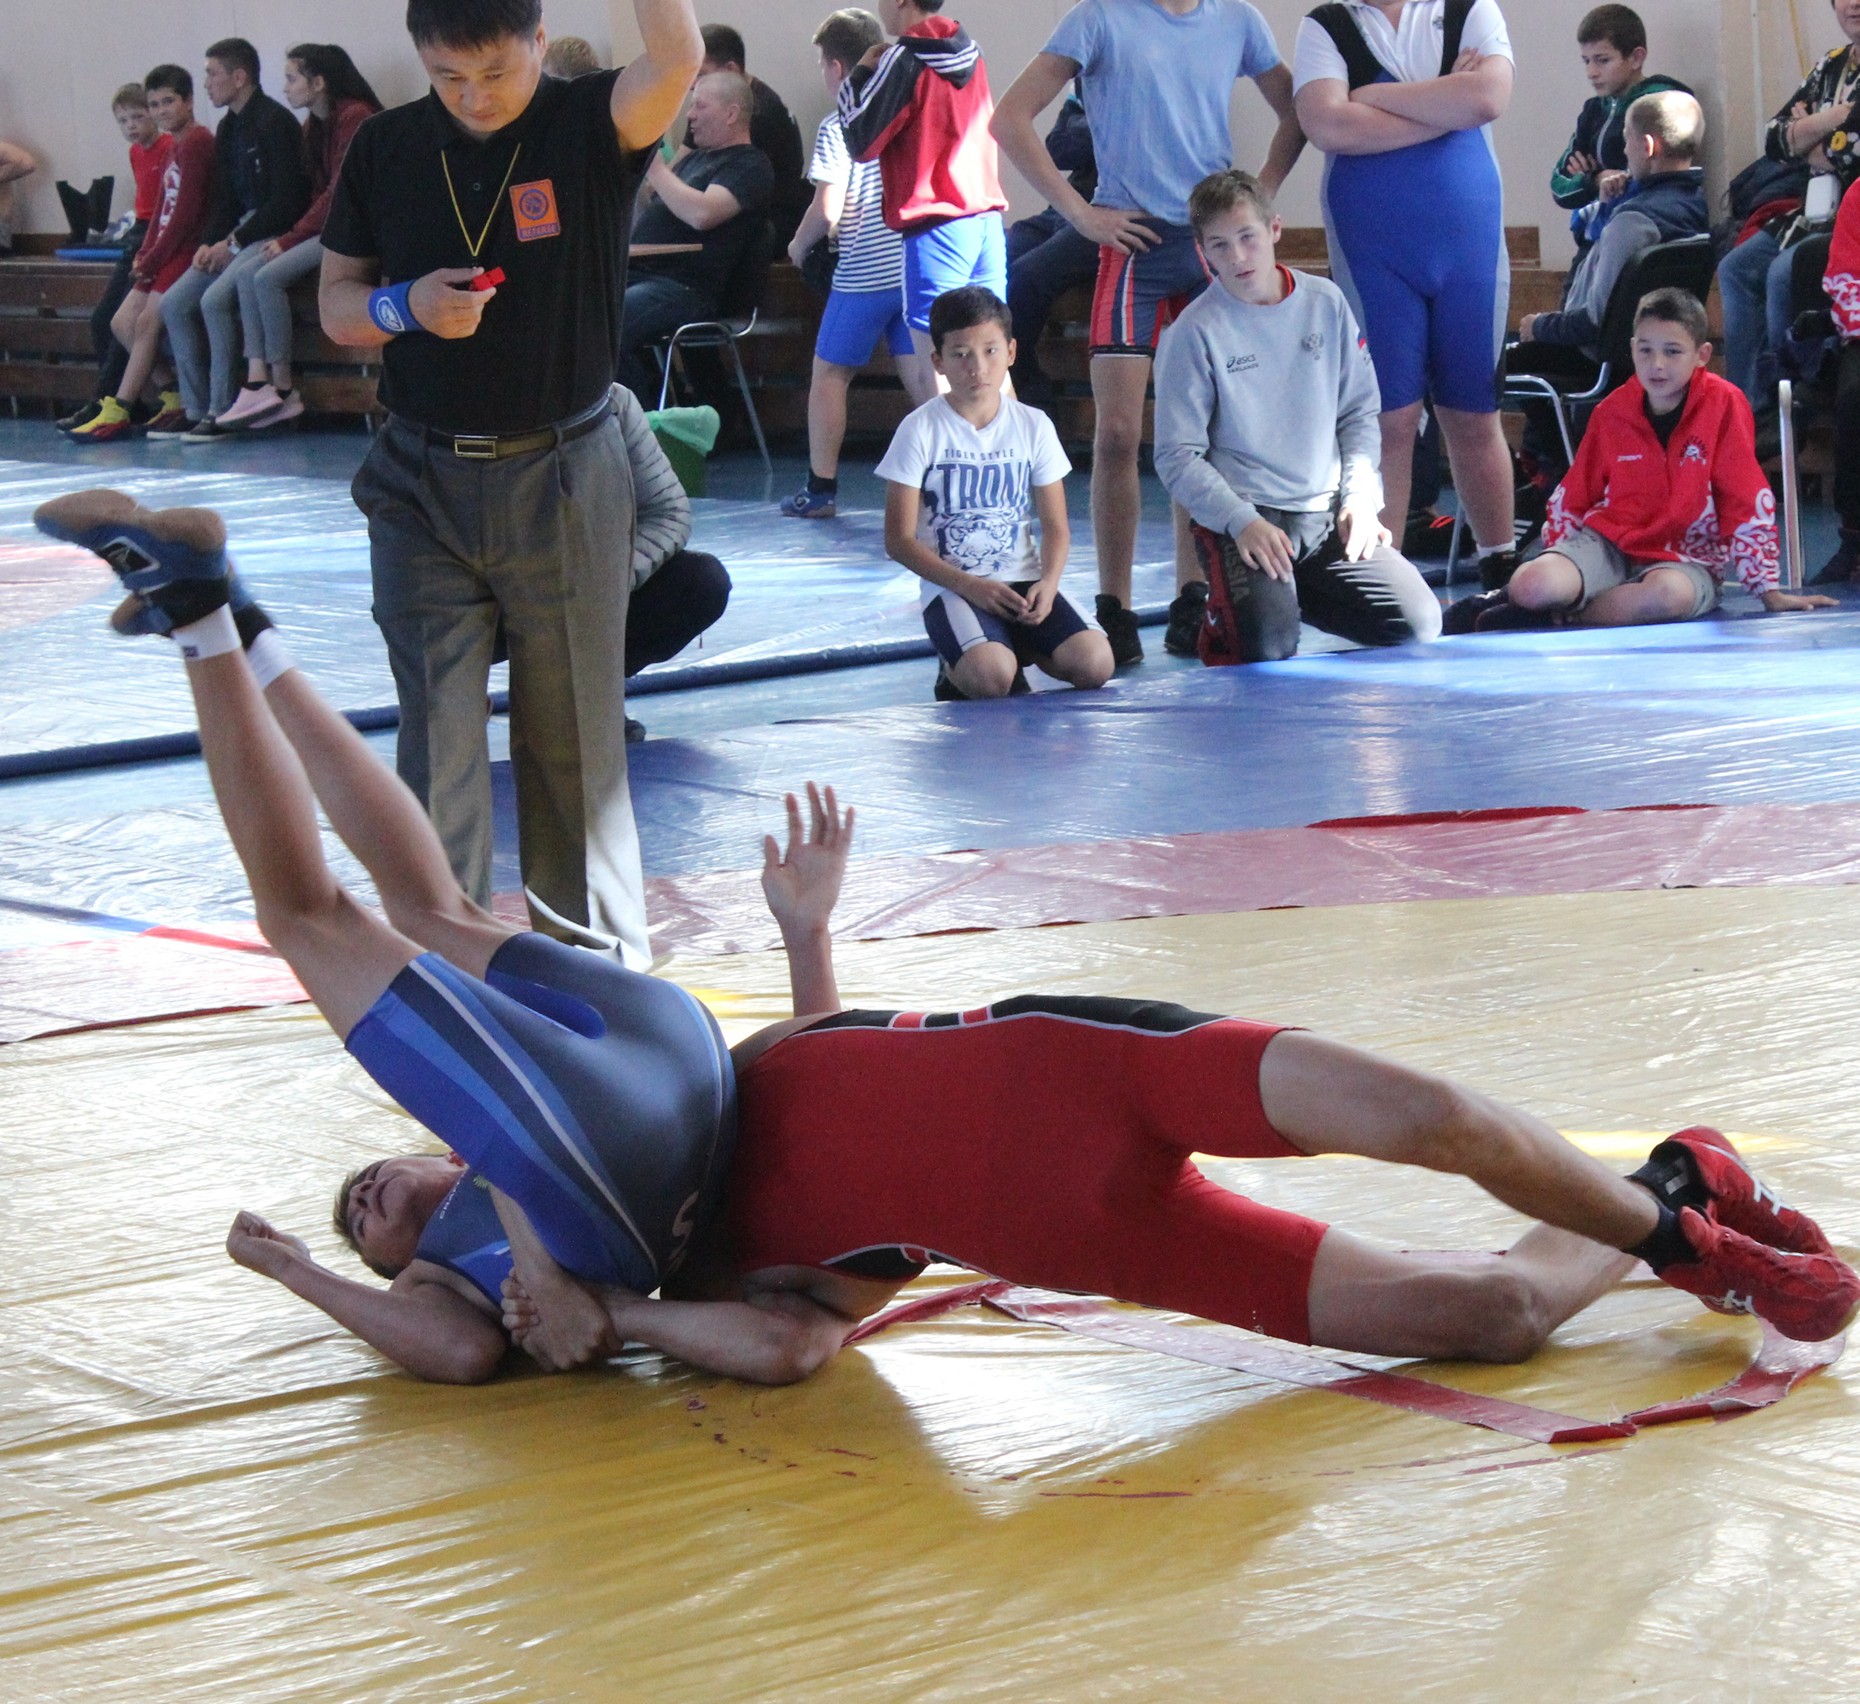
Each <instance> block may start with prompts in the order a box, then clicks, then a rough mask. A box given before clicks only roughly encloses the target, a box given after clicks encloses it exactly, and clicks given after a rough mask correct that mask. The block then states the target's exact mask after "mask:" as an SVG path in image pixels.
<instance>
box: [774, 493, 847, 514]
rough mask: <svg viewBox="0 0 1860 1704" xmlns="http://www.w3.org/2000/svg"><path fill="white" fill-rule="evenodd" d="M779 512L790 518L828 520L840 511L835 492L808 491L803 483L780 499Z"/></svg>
mask: <svg viewBox="0 0 1860 1704" xmlns="http://www.w3.org/2000/svg"><path fill="white" fill-rule="evenodd" d="M781 512H782V513H783V514H784V515H786V516H788V517H789V519H790V520H796V521H830V520H832V519H833V517H834V516H835V515H837V514H838V513H839V512H840V505H839V497H838V494H837V493H835V492H832V491H810V490H809V489H808V488H807V487H806V486H805V485H803V486H802V487H801V489H800V490H799V491H797V492H795V494H794V495H793V496H792V497H784V498H783V499H782V500H781Z"/></svg>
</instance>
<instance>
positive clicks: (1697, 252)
mask: <svg viewBox="0 0 1860 1704" xmlns="http://www.w3.org/2000/svg"><path fill="white" fill-rule="evenodd" d="M1716 274H1717V260H1716V256H1715V254H1714V252H1713V250H1712V241H1711V237H1710V235H1709V233H1703V232H1702V233H1700V234H1699V235H1698V236H1696V237H1680V238H1677V239H1676V240H1675V241H1673V242H1670V243H1655V244H1654V246H1653V247H1652V248H1649V249H1643V250H1642V251H1641V252H1640V253H1639V254H1638V255H1636V256H1635V257H1634V259H1633V260H1632V261H1630V262H1629V263H1628V266H1627V269H1626V270H1625V271H1624V272H1623V273H1622V274H1621V276H1620V277H1619V278H1618V279H1616V280H1615V287H1614V289H1613V291H1612V292H1610V294H1609V297H1608V311H1607V312H1606V313H1605V314H1604V315H1603V316H1602V338H1601V359H1600V360H1599V361H1595V360H1591V359H1590V358H1589V357H1588V356H1587V355H1585V354H1583V352H1582V351H1581V350H1579V349H1568V348H1563V347H1560V346H1557V345H1549V344H1544V345H1539V344H1532V343H1517V342H1512V343H1508V344H1506V346H1505V351H1504V354H1503V355H1501V356H1500V357H1499V367H1498V376H1499V394H1498V405H1499V407H1500V408H1501V409H1506V408H1509V409H1512V410H1513V411H1517V410H1520V409H1522V408H1523V406H1524V405H1525V404H1526V403H1527V402H1547V403H1548V404H1549V405H1550V408H1551V411H1552V412H1553V413H1554V414H1555V416H1556V425H1557V431H1558V433H1559V434H1560V435H1561V437H1562V439H1563V458H1564V460H1565V461H1566V462H1573V461H1574V460H1575V459H1576V445H1577V443H1578V442H1579V441H1580V440H1581V438H1582V430H1581V428H1582V426H1583V425H1585V424H1586V423H1587V420H1588V412H1589V410H1590V409H1592V408H1593V407H1594V406H1595V405H1596V404H1597V403H1598V402H1600V401H1601V400H1602V398H1603V397H1605V396H1607V395H1608V393H1609V392H1610V391H1612V390H1615V389H1617V388H1618V387H1619V386H1621V385H1623V384H1625V383H1626V382H1627V380H1628V379H1629V378H1630V377H1632V375H1633V372H1634V352H1633V351H1634V310H1635V309H1636V308H1637V307H1639V306H1640V299H1641V297H1643V296H1645V295H1646V294H1648V292H1649V291H1653V290H1665V289H1673V288H1677V289H1680V290H1688V291H1690V292H1691V293H1692V294H1693V295H1694V296H1696V297H1698V299H1699V300H1700V301H1701V302H1703V301H1706V300H1707V299H1708V298H1709V296H1710V294H1711V286H1712V280H1713V278H1714V277H1715V276H1716ZM1520 351H1529V355H1528V357H1525V358H1528V359H1529V360H1530V361H1531V364H1532V365H1533V366H1536V367H1539V368H1541V369H1542V370H1541V371H1537V372H1513V371H1511V370H1510V369H1511V363H1512V362H1513V360H1514V359H1518V358H1520V357H1519V352H1520ZM1464 530H1465V523H1464V521H1463V520H1458V521H1456V522H1455V524H1454V528H1453V541H1452V544H1451V546H1450V548H1449V549H1448V552H1447V584H1448V585H1452V584H1453V580H1454V574H1455V571H1456V569H1457V568H1458V566H1459V557H1460V535H1461V533H1462V532H1463V531H1464Z"/></svg>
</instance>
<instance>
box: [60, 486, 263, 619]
mask: <svg viewBox="0 0 1860 1704" xmlns="http://www.w3.org/2000/svg"><path fill="white" fill-rule="evenodd" d="M32 519H33V524H34V525H35V526H36V527H38V529H39V531H40V532H42V533H45V534H47V535H49V536H50V537H52V538H56V539H62V540H64V541H65V542H66V543H68V544H75V545H79V546H81V547H82V548H83V549H85V550H88V551H90V552H91V553H92V554H93V555H95V556H100V557H101V558H102V559H103V560H104V561H105V562H107V563H109V565H110V566H111V567H112V568H113V569H115V570H116V577H117V578H118V579H119V580H121V581H122V583H123V589H124V590H125V591H127V592H129V593H130V594H132V597H131V602H130V603H126V604H125V605H124V606H123V607H122V608H120V609H118V610H117V612H116V614H115V615H114V616H113V617H112V618H111V625H112V626H114V627H115V628H116V630H117V631H118V632H119V633H161V634H169V633H172V632H173V631H174V629H175V628H177V627H186V626H188V625H190V624H191V623H193V622H196V621H199V620H201V619H203V618H204V617H206V616H209V615H211V614H212V613H213V612H214V611H215V610H216V609H222V608H225V607H227V606H228V605H231V606H232V607H233V610H234V615H235V619H236V618H237V615H238V611H239V608H240V606H241V604H243V605H244V606H246V607H247V608H252V609H255V608H256V607H257V606H256V605H255V604H253V603H252V600H251V597H250V595H249V594H247V593H245V592H244V590H243V588H239V591H238V597H237V599H235V586H236V585H237V581H236V578H235V576H234V574H233V569H232V564H231V563H229V562H228V561H227V560H226V527H225V525H224V523H223V522H222V521H221V520H220V518H219V516H218V515H216V514H214V513H213V512H212V511H211V510H210V509H163V510H159V511H153V510H148V509H144V508H143V507H142V506H141V505H140V504H138V503H137V502H136V500H135V499H134V498H133V497H131V496H129V495H128V494H127V493H126V492H122V491H110V490H107V489H97V490H92V491H78V492H73V493H72V494H71V495H70V496H68V497H54V498H53V499H52V500H51V502H49V503H44V504H41V505H40V506H39V508H38V510H37V511H36V512H35V513H34V515H33V517H32ZM132 606H133V607H132Z"/></svg>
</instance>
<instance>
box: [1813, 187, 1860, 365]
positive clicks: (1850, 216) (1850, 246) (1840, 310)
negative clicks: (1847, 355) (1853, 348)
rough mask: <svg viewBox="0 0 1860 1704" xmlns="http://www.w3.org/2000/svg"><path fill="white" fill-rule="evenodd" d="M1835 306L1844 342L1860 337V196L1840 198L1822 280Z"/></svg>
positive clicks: (1836, 322)
mask: <svg viewBox="0 0 1860 1704" xmlns="http://www.w3.org/2000/svg"><path fill="white" fill-rule="evenodd" d="M1821 285H1822V288H1823V289H1824V290H1826V291H1827V292H1828V301H1829V304H1830V305H1831V306H1832V307H1833V309H1834V323H1835V324H1836V325H1837V326H1839V327H1840V331H1841V339H1842V341H1843V342H1846V343H1851V342H1853V341H1854V340H1855V339H1856V338H1860V195H1844V196H1842V197H1841V210H1840V213H1839V215H1838V216H1837V217H1836V218H1835V221H1834V241H1833V243H1832V244H1831V245H1830V247H1829V249H1828V270H1827V274H1826V276H1825V277H1824V278H1823V279H1822V281H1821Z"/></svg>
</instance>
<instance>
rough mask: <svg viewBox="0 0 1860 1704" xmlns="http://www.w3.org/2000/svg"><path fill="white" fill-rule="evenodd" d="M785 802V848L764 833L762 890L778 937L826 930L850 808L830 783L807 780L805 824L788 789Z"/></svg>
mask: <svg viewBox="0 0 1860 1704" xmlns="http://www.w3.org/2000/svg"><path fill="white" fill-rule="evenodd" d="M787 805H788V849H787V851H786V852H784V851H783V850H782V849H781V846H780V845H779V844H778V843H777V841H776V839H775V836H774V835H772V834H770V835H765V836H764V837H763V841H762V892H763V895H764V897H765V898H766V899H767V900H768V902H769V910H770V911H771V912H773V913H774V915H775V921H776V922H777V923H778V924H780V925H781V932H782V938H783V939H784V940H790V941H792V940H796V939H803V938H805V937H807V936H809V935H814V934H824V933H825V932H826V928H827V920H828V918H830V917H831V916H832V915H833V907H834V906H835V905H836V904H838V903H839V897H840V883H841V881H842V880H843V879H844V877H845V875H846V855H847V853H848V852H849V851H851V849H852V837H853V814H854V813H853V809H852V806H850V805H848V806H847V807H846V809H845V810H844V811H842V810H841V809H840V807H839V801H838V800H837V799H835V798H834V796H833V789H832V788H831V787H828V788H826V789H824V790H823V789H821V788H820V787H818V786H816V785H815V784H814V783H813V782H812V781H810V782H808V784H807V805H808V815H809V819H810V820H809V822H808V824H807V826H806V827H805V828H803V827H802V824H801V802H800V800H798V799H797V798H796V797H795V796H794V794H792V793H790V794H789V795H788V798H787Z"/></svg>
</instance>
